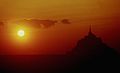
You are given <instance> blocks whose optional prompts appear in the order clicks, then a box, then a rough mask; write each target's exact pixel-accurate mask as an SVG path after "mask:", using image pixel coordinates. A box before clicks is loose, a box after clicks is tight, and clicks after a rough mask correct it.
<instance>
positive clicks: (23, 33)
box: [17, 29, 25, 37]
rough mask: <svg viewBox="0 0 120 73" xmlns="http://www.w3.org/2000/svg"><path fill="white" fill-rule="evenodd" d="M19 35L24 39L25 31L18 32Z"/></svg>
mask: <svg viewBox="0 0 120 73" xmlns="http://www.w3.org/2000/svg"><path fill="white" fill-rule="evenodd" d="M17 35H18V36H19V37H24V36H25V31H24V30H22V29H21V30H18V32H17Z"/></svg>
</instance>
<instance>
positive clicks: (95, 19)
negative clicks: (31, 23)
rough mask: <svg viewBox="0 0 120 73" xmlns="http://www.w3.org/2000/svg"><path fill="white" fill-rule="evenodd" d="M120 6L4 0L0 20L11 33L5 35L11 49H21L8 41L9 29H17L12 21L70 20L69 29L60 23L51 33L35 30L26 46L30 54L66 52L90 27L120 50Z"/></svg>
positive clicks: (101, 1) (93, 0)
mask: <svg viewBox="0 0 120 73" xmlns="http://www.w3.org/2000/svg"><path fill="white" fill-rule="evenodd" d="M119 3H120V1H119V0H1V1H0V19H1V21H4V22H7V25H5V30H8V31H9V32H7V31H6V32H4V33H6V35H7V37H6V38H5V35H4V39H5V40H7V41H5V42H7V43H6V44H9V46H10V47H11V48H13V46H14V48H18V47H16V46H17V45H15V44H10V43H11V42H12V43H13V41H12V39H10V40H9V39H8V36H9V34H10V28H12V29H14V28H13V27H12V26H13V24H10V21H12V20H16V19H31V18H33V19H50V20H58V21H60V20H61V19H64V18H67V19H70V21H71V24H69V25H65V24H61V23H57V24H56V25H55V26H53V27H51V28H48V29H41V28H40V29H34V31H33V29H32V30H31V32H32V33H31V36H32V38H31V39H30V40H32V42H30V43H27V48H30V49H31V50H29V51H31V52H32V53H33V52H38V53H53V52H54V53H61V52H62V53H63V52H66V50H67V51H68V50H69V49H70V48H73V47H74V46H75V44H76V42H77V40H79V39H81V38H82V37H84V36H85V35H86V34H87V32H88V28H89V25H90V24H92V28H93V32H95V33H96V35H98V36H100V37H102V38H103V40H104V41H105V43H107V44H108V45H109V46H111V47H114V48H118V49H120V46H119V37H120V34H119V33H118V31H119V30H120V29H119V27H120V10H119V9H120V6H119ZM9 26H10V27H9ZM33 33H34V35H33ZM13 40H14V39H13ZM14 43H15V42H14ZM51 43H52V44H51ZM22 44H23V43H22ZM22 44H21V45H22ZM28 44H29V45H28ZM23 46H24V47H25V46H26V45H25V44H24V45H23ZM61 48H62V49H61ZM10 50H11V49H10ZM25 53H26V52H25Z"/></svg>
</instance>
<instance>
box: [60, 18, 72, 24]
mask: <svg viewBox="0 0 120 73" xmlns="http://www.w3.org/2000/svg"><path fill="white" fill-rule="evenodd" d="M61 23H63V24H71V22H70V21H69V20H68V19H63V20H61Z"/></svg>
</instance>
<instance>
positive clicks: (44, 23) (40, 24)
mask: <svg viewBox="0 0 120 73" xmlns="http://www.w3.org/2000/svg"><path fill="white" fill-rule="evenodd" d="M24 21H25V22H27V23H28V25H29V26H32V27H35V28H49V27H52V26H54V25H55V24H56V23H57V21H54V20H39V19H30V20H24Z"/></svg>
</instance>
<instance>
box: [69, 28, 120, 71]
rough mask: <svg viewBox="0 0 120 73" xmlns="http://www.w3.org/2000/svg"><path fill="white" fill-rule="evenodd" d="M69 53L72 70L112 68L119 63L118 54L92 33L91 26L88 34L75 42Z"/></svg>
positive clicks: (119, 57)
mask: <svg viewBox="0 0 120 73" xmlns="http://www.w3.org/2000/svg"><path fill="white" fill-rule="evenodd" d="M69 55H70V56H71V58H73V59H72V60H74V61H73V62H72V63H73V65H74V66H72V69H73V70H76V69H77V70H81V69H83V68H84V69H91V70H92V69H96V68H97V69H99V70H103V69H107V68H112V69H113V68H117V67H118V66H119V65H120V56H119V55H118V53H117V52H116V51H115V49H113V48H110V47H108V46H107V45H106V44H105V43H103V41H102V40H101V38H99V37H97V36H96V35H95V34H94V33H92V31H91V27H90V30H89V33H88V35H87V36H85V37H84V38H82V39H81V40H79V41H78V42H77V45H76V47H75V48H73V50H72V51H71V52H70V53H69ZM73 67H74V68H73Z"/></svg>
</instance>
